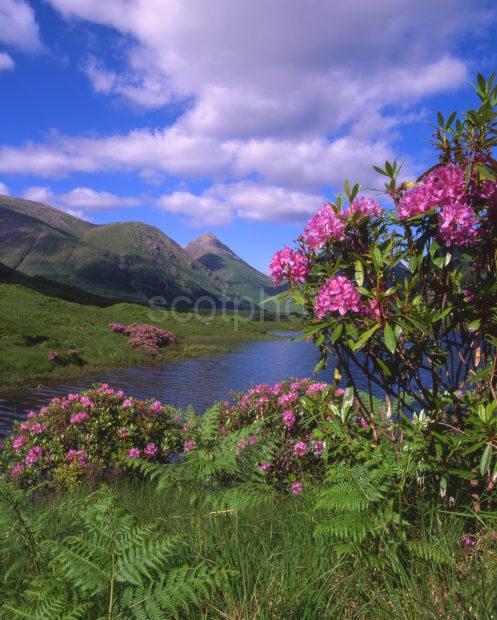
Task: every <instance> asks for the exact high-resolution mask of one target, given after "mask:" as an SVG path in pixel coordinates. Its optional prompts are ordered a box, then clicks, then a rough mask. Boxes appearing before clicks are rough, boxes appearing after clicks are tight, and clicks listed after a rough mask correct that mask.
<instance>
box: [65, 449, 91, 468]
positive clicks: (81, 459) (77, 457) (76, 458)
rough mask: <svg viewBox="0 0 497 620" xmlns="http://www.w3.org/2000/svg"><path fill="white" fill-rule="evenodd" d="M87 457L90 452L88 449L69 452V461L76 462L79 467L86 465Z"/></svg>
mask: <svg viewBox="0 0 497 620" xmlns="http://www.w3.org/2000/svg"><path fill="white" fill-rule="evenodd" d="M87 458H88V452H86V450H69V452H68V453H67V460H68V461H69V463H75V464H76V465H78V466H79V467H86V459H87Z"/></svg>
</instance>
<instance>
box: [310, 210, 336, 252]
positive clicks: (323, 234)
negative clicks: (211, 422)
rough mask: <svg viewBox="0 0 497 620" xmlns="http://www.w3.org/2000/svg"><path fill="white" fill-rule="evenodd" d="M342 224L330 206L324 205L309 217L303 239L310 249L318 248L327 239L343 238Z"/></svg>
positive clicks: (322, 245)
mask: <svg viewBox="0 0 497 620" xmlns="http://www.w3.org/2000/svg"><path fill="white" fill-rule="evenodd" d="M343 230H344V224H343V222H342V220H341V219H340V218H339V217H338V215H337V214H336V213H335V211H334V210H333V209H332V207H331V206H329V205H326V206H325V207H323V208H322V209H321V210H320V211H319V212H318V213H316V215H314V216H313V217H311V219H310V220H309V222H308V223H307V226H306V227H305V229H304V234H303V237H304V241H305V243H306V244H307V247H309V248H310V249H311V250H320V249H321V248H322V247H324V246H325V245H326V244H327V243H328V241H341V240H342V239H343V238H344V234H343Z"/></svg>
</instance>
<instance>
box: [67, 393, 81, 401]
mask: <svg viewBox="0 0 497 620" xmlns="http://www.w3.org/2000/svg"><path fill="white" fill-rule="evenodd" d="M67 400H69V401H71V402H74V401H76V400H79V394H68V395H67Z"/></svg>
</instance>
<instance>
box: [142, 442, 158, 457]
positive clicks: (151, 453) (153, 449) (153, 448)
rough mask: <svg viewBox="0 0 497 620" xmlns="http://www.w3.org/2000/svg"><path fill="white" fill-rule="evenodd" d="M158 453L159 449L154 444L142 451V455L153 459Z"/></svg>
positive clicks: (148, 445)
mask: <svg viewBox="0 0 497 620" xmlns="http://www.w3.org/2000/svg"><path fill="white" fill-rule="evenodd" d="M158 452H159V448H158V447H157V446H156V445H155V444H154V443H149V444H147V445H146V446H145V449H144V450H143V454H144V455H145V456H148V457H150V458H153V457H154V456H156V455H157V453H158Z"/></svg>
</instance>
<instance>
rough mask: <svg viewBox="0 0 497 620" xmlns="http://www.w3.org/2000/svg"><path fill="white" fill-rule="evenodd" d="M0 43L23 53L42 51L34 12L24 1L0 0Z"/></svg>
mask: <svg viewBox="0 0 497 620" xmlns="http://www.w3.org/2000/svg"><path fill="white" fill-rule="evenodd" d="M0 42H1V43H4V44H6V45H11V46H12V47H15V48H17V49H20V50H23V51H25V52H37V51H40V50H41V49H42V43H41V41H40V33H39V28H38V24H37V22H36V18H35V14H34V11H33V9H32V8H31V6H30V4H29V3H28V2H25V0H0Z"/></svg>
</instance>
